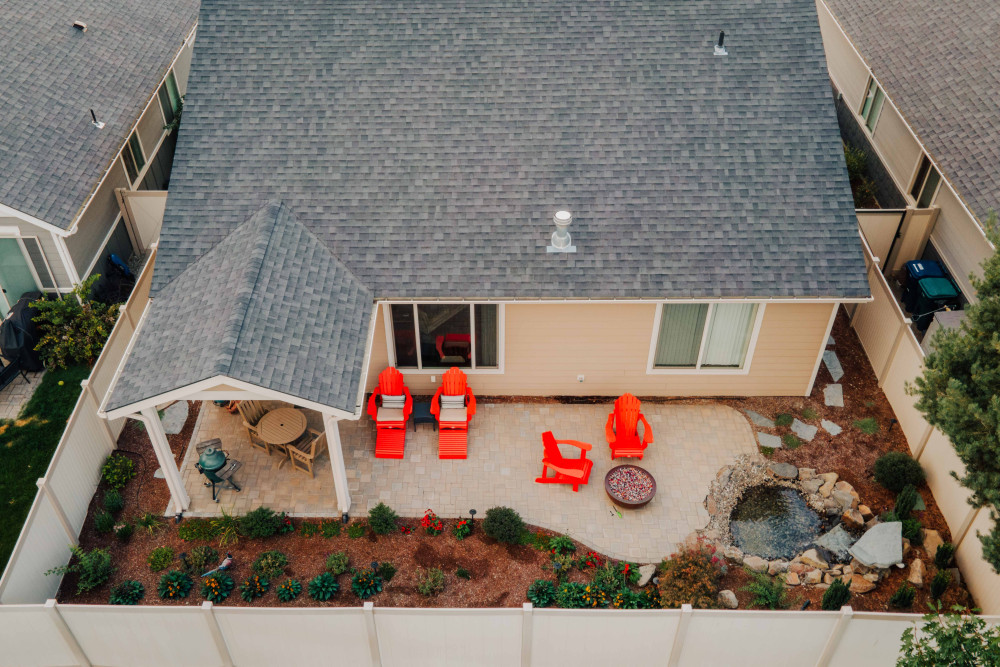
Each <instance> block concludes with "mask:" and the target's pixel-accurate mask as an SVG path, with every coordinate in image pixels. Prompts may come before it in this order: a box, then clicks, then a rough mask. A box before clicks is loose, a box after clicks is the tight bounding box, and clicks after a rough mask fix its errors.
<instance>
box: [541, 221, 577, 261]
mask: <svg viewBox="0 0 1000 667" xmlns="http://www.w3.org/2000/svg"><path fill="white" fill-rule="evenodd" d="M552 222H554V223H555V224H556V231H554V232H552V245H550V246H548V247H547V248H545V251H546V252H576V246H575V245H573V239H572V238H571V237H570V235H569V226H570V224H571V223H572V222H573V214H572V213H570V212H569V211H556V214H555V215H553V216H552Z"/></svg>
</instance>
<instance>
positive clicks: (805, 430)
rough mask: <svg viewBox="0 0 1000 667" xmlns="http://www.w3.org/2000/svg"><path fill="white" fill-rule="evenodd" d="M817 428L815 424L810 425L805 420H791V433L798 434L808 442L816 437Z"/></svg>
mask: <svg viewBox="0 0 1000 667" xmlns="http://www.w3.org/2000/svg"><path fill="white" fill-rule="evenodd" d="M818 430H819V429H818V428H816V427H815V426H810V425H809V424H806V423H805V422H800V421H799V420H798V419H793V420H792V433H794V434H795V435H797V436H799V437H800V438H802V439H803V440H805V441H806V442H809V441H810V440H812V439H813V438H815V437H816V431H818Z"/></svg>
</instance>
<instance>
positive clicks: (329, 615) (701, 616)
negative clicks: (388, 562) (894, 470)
mask: <svg viewBox="0 0 1000 667" xmlns="http://www.w3.org/2000/svg"><path fill="white" fill-rule="evenodd" d="M917 619H919V616H916V615H913V614H878V613H868V612H858V613H854V612H852V611H851V609H850V608H849V607H845V608H843V609H842V610H841V611H839V612H818V611H817V612H787V611H728V610H707V609H706V610H702V609H697V610H692V609H691V608H690V607H688V606H686V605H685V607H684V608H683V609H664V610H644V611H624V610H568V609H533V608H532V606H531V605H530V604H525V605H524V607H523V608H521V609H518V608H506V609H392V608H375V607H373V606H372V603H370V602H367V603H365V604H364V606H363V607H345V608H330V607H326V608H290V609H273V608H245V607H242V608H241V607H213V605H212V603H211V602H205V603H203V604H202V605H201V606H200V607H198V606H184V607H111V606H96V605H61V604H57V603H56V602H55V600H50V601H48V602H46V603H45V604H44V605H8V606H0V665H18V666H19V667H32V666H35V665H38V666H41V665H87V666H89V665H107V666H108V667H116V666H119V665H121V666H123V667H124V666H131V665H145V666H147V667H182V666H183V667H199V666H201V665H205V666H209V665H211V666H216V665H226V666H233V665H236V666H239V667H256V666H258V665H259V666H261V667H265V666H270V665H277V664H292V665H320V664H323V665H350V666H352V667H355V666H357V667H360V666H363V665H371V666H373V667H396V666H397V665H398V666H403V665H406V666H407V667H422V666H424V665H427V666H428V667H430V666H433V667H441V666H448V665H456V666H458V665H461V666H463V667H464V666H465V665H477V666H480V667H494V666H495V667H513V666H521V667H528V666H530V665H558V664H586V665H594V664H639V665H653V664H656V665H670V666H671V667H673V666H681V667H684V666H688V665H691V666H694V665H697V666H701V665H745V666H747V667H754V666H757V665H760V666H762V667H764V666H766V667H770V666H771V665H817V666H821V667H822V666H828V665H829V666H831V667H841V666H842V667H866V666H867V665H873V666H874V665H878V666H880V667H881V666H883V665H891V664H895V660H896V657H897V654H898V652H899V646H900V636H901V635H902V633H903V630H905V629H906V628H908V627H912V625H913V623H914V622H915V621H916V620H917ZM988 621H989V622H990V623H992V624H996V623H998V622H1000V618H997V617H992V618H989V619H988Z"/></svg>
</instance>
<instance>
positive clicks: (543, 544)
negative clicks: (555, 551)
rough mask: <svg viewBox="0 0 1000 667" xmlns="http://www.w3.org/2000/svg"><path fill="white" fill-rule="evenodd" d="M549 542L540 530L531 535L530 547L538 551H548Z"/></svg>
mask: <svg viewBox="0 0 1000 667" xmlns="http://www.w3.org/2000/svg"><path fill="white" fill-rule="evenodd" d="M549 541H550V538H549V537H548V536H547V535H546V534H545V533H543V532H542V531H540V530H537V531H535V532H534V533H532V534H531V542H530V543H531V546H533V547H535V548H536V549H538V550H539V551H548V550H549Z"/></svg>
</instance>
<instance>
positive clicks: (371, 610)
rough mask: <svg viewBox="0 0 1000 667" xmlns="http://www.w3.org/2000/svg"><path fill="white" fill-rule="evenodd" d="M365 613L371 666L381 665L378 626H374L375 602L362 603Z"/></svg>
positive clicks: (378, 666)
mask: <svg viewBox="0 0 1000 667" xmlns="http://www.w3.org/2000/svg"><path fill="white" fill-rule="evenodd" d="M362 609H363V610H364V614H365V629H366V630H367V631H368V651H369V652H370V653H371V658H372V667H382V651H381V649H379V647H378V628H377V627H376V626H375V603H374V602H371V601H369V602H365V603H364V605H362Z"/></svg>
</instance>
